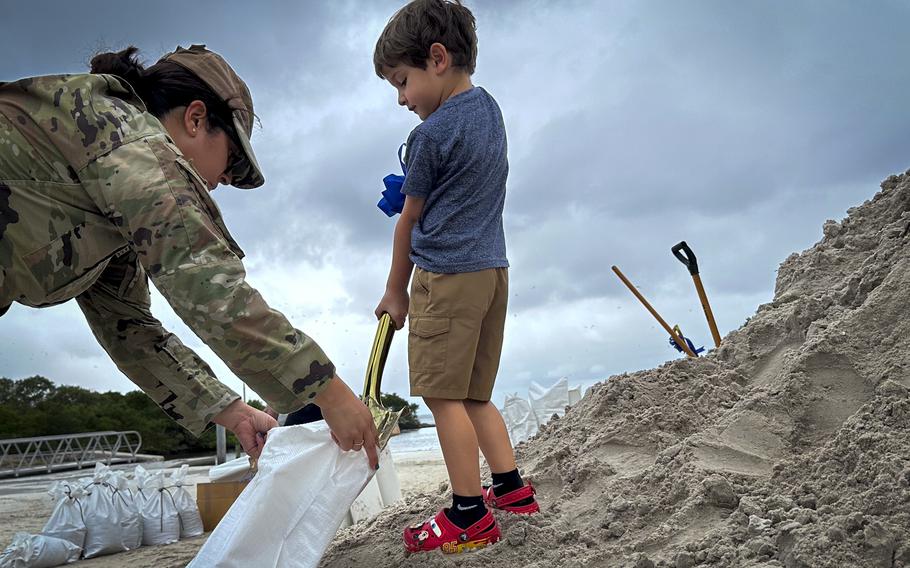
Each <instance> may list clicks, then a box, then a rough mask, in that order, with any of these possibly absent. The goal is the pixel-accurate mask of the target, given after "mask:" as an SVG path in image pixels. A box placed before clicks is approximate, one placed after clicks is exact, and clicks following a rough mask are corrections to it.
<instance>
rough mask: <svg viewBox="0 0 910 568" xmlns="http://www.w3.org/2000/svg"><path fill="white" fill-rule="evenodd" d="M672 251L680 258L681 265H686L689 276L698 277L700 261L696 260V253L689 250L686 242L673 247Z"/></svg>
mask: <svg viewBox="0 0 910 568" xmlns="http://www.w3.org/2000/svg"><path fill="white" fill-rule="evenodd" d="M670 250H671V251H673V256H675V257H676V258H678V259H679V261H680V262H681V263H683V264H685V265H686V268H688V269H689V274H691V275H692V276H696V275H697V274H698V259H697V258H695V253H694V252H692V249H690V248H689V245H687V244H686V241H680V242H679V243H677V244H675V245H673V248H671V249H670ZM683 253H685V254H683Z"/></svg>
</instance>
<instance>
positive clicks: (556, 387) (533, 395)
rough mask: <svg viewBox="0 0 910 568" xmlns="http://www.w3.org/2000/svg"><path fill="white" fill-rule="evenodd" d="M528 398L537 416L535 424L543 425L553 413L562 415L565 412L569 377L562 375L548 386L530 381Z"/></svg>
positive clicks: (567, 400)
mask: <svg viewBox="0 0 910 568" xmlns="http://www.w3.org/2000/svg"><path fill="white" fill-rule="evenodd" d="M528 400H530V402H531V410H533V411H534V416H536V417H537V424H539V425H540V426H543V425H544V424H546V423H547V422H548V421H549V420H550V418H552V417H553V415H554V414H556V415H558V416H562V415H563V414H565V413H566V407H567V406H569V379H567V378H565V377H563V378H561V379H559V380H558V381H556V382H555V383H553V385H552V386H551V387H549V388H546V387H542V386H540V385H539V384H537V383H535V382H534V381H531V387H530V388H529V389H528Z"/></svg>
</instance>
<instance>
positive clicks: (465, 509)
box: [446, 493, 487, 529]
mask: <svg viewBox="0 0 910 568" xmlns="http://www.w3.org/2000/svg"><path fill="white" fill-rule="evenodd" d="M486 514H487V507H486V506H485V505H484V504H483V497H481V496H480V495H478V496H476V497H464V496H463V495H455V494H454V493H453V494H452V508H451V509H446V517H448V518H449V520H450V521H452V523H454V524H455V526H457V527H458V528H462V529H466V528H468V527H469V526H471V525H473V524H474V523H476V522H477V521H479V520H480V519H482V518H483V516H484V515H486Z"/></svg>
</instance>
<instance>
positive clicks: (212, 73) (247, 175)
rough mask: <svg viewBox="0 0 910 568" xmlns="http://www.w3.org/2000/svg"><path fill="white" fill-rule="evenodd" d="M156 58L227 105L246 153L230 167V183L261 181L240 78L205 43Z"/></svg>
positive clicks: (249, 100)
mask: <svg viewBox="0 0 910 568" xmlns="http://www.w3.org/2000/svg"><path fill="white" fill-rule="evenodd" d="M158 61H159V63H160V62H161V61H170V62H171V63H176V64H177V65H180V66H181V67H183V68H185V69H187V70H189V71H190V72H191V73H193V74H194V75H196V76H197V77H199V79H201V80H202V82H204V83H205V84H206V85H208V86H209V88H210V89H212V91H213V92H214V93H215V94H216V95H218V96H219V97H221V98H222V99H223V100H224V102H225V103H226V104H227V106H228V108H230V109H231V118H232V119H233V121H234V130H235V131H236V134H237V140H238V141H239V142H240V145H241V146H242V147H243V152H244V154H246V160H244V161H243V162H242V163H241V165H240V166H237V167H235V168H234V171H232V178H233V179H232V183H231V185H233V186H234V187H239V188H241V189H253V188H254V187H259V186H260V185H262V184H263V183H265V178H264V177H263V175H262V170H260V169H259V163H258V162H257V161H256V155H255V154H254V153H253V147H252V146H251V145H250V136H251V135H252V134H253V117H254V116H255V115H254V114H253V97H252V96H251V95H250V90H249V89H248V88H247V86H246V83H244V82H243V79H241V78H240V77H239V76H238V75H237V73H235V72H234V70H233V69H231V66H230V65H228V63H227V61H225V60H224V58H222V57H221V56H220V55H218V54H217V53H215V52H214V51H210V50H208V49H206V48H205V45H191V46H190V47H189V49H187V48H183V47H180V46H177V49H176V50H174V51H173V52H171V53H168V54H167V55H164V56H163V57H162V58H161V59H159V60H158ZM238 170H239V171H238Z"/></svg>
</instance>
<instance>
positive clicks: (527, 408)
mask: <svg viewBox="0 0 910 568" xmlns="http://www.w3.org/2000/svg"><path fill="white" fill-rule="evenodd" d="M502 418H503V420H504V421H505V423H506V429H507V430H508V431H509V438H511V439H512V444H513V445H515V444H518V443H519V442H524V441H525V440H528V439H530V438H531V437H532V436H534V434H536V433H537V429H538V428H539V425H538V424H537V417H536V416H535V415H534V412H533V411H532V410H531V404H530V403H529V402H528V401H527V400H525V399H523V398H521V397H520V396H518V395H517V394H513V395H510V396H507V397H506V402H505V405H503V407H502Z"/></svg>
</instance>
